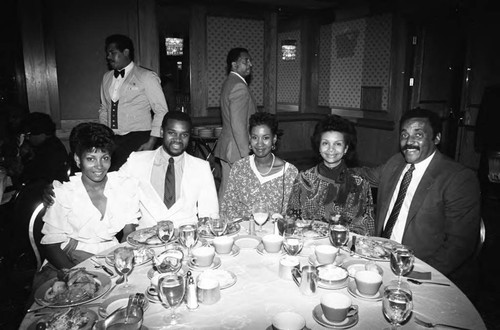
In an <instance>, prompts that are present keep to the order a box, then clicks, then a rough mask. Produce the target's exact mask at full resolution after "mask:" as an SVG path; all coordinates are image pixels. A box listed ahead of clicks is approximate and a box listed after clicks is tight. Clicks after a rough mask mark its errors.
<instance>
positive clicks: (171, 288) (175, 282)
mask: <svg viewBox="0 0 500 330" xmlns="http://www.w3.org/2000/svg"><path fill="white" fill-rule="evenodd" d="M158 289H159V291H160V299H161V301H162V304H163V305H166V306H170V308H171V309H172V311H171V314H170V316H168V315H167V316H165V318H164V320H165V321H166V322H167V323H168V324H169V325H176V324H179V323H180V322H182V318H181V316H180V315H179V314H177V313H176V312H175V309H176V308H177V307H178V306H179V305H180V304H181V303H182V300H183V298H184V293H185V292H186V281H185V279H184V277H183V276H182V275H178V274H175V273H167V274H165V275H163V276H162V277H160V279H159V280H158Z"/></svg>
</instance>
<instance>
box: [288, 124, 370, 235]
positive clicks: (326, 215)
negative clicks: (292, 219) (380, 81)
mask: <svg viewBox="0 0 500 330" xmlns="http://www.w3.org/2000/svg"><path fill="white" fill-rule="evenodd" d="M312 140H313V144H314V146H315V149H316V150H317V151H318V152H319V154H320V155H321V158H322V161H321V162H320V163H319V164H318V165H316V166H314V167H313V168H310V169H308V170H306V171H304V172H302V173H300V174H299V175H298V176H297V178H296V179H295V183H294V184H293V189H292V193H291V194H290V199H289V201H288V209H287V214H288V215H291V216H294V215H297V214H300V215H301V217H302V218H303V219H315V220H323V221H330V220H331V218H332V217H334V216H337V215H340V217H341V218H342V219H344V220H346V221H347V222H348V223H349V226H350V227H358V228H361V229H364V230H363V231H364V232H365V233H366V234H370V235H373V234H374V232H375V225H374V218H373V199H372V194H371V190H370V185H369V183H368V181H366V180H365V179H364V178H363V177H361V176H360V175H358V174H357V173H356V172H355V170H354V169H351V168H348V167H347V165H346V163H345V160H344V159H346V158H347V159H351V158H352V157H353V155H354V150H355V148H356V130H355V128H354V125H353V124H352V123H351V122H349V121H348V120H346V119H344V118H341V117H339V116H336V115H329V116H327V117H325V119H323V120H322V121H320V122H319V123H318V124H317V125H316V128H315V130H314V135H313V138H312Z"/></svg>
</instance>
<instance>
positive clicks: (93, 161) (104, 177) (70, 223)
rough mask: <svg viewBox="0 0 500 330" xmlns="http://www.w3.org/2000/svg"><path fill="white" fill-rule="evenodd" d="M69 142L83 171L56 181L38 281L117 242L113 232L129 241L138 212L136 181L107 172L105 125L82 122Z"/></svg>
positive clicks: (109, 147)
mask: <svg viewBox="0 0 500 330" xmlns="http://www.w3.org/2000/svg"><path fill="white" fill-rule="evenodd" d="M70 146H71V151H72V152H73V154H74V160H75V162H76V165H77V166H78V168H79V169H80V170H81V173H76V174H75V176H72V177H70V181H69V182H64V183H62V184H61V183H60V182H58V181H55V182H54V193H55V199H54V204H53V205H52V206H50V207H49V208H48V209H47V211H46V213H45V216H44V217H43V221H44V226H43V229H42V233H43V235H44V236H43V238H42V240H41V244H43V245H44V248H43V252H44V254H45V256H46V258H47V261H48V262H47V263H46V264H45V265H44V267H42V269H41V271H40V272H39V273H38V274H37V276H36V277H35V281H34V285H35V284H36V283H37V282H38V284H42V283H43V282H44V281H45V280H47V279H49V278H51V277H53V276H54V275H55V272H56V271H57V270H58V269H63V268H71V267H73V266H75V265H76V264H78V263H80V262H81V261H83V260H85V259H87V258H89V257H90V256H92V255H93V254H96V253H99V252H101V251H103V250H106V249H108V248H110V247H113V246H115V245H116V244H118V240H117V239H116V237H115V235H116V234H117V233H118V232H120V231H122V230H123V239H122V240H125V239H126V237H127V236H128V234H130V233H131V232H132V231H134V230H135V225H137V223H138V218H139V216H140V213H139V199H138V195H137V183H136V182H135V181H134V180H133V179H130V178H127V177H121V176H120V175H119V174H118V172H111V173H108V170H109V167H110V165H111V154H112V153H113V151H114V149H115V144H114V142H113V131H112V130H111V129H110V128H108V127H106V126H104V125H102V124H97V123H82V124H79V125H78V126H76V127H75V128H74V129H73V130H72V131H71V135H70ZM37 279H38V281H37Z"/></svg>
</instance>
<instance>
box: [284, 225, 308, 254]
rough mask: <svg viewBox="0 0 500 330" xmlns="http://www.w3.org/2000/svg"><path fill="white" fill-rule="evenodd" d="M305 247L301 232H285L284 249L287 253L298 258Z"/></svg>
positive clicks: (291, 230)
mask: <svg viewBox="0 0 500 330" xmlns="http://www.w3.org/2000/svg"><path fill="white" fill-rule="evenodd" d="M303 247H304V236H303V234H302V232H301V231H295V230H294V229H288V230H285V231H284V232H283V248H284V249H285V251H286V253H287V254H289V255H291V256H296V255H297V254H299V253H300V251H302V248H303Z"/></svg>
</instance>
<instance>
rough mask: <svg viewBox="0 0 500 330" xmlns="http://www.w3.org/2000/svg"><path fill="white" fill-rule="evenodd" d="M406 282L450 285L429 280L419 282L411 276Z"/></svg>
mask: <svg viewBox="0 0 500 330" xmlns="http://www.w3.org/2000/svg"><path fill="white" fill-rule="evenodd" d="M407 280H408V282H410V283H413V284H417V285H422V284H435V285H443V286H450V285H449V284H448V283H440V282H431V281H425V282H421V281H417V280H415V279H413V278H407Z"/></svg>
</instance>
